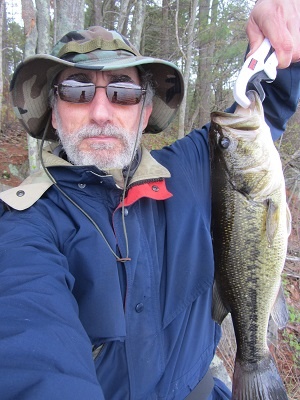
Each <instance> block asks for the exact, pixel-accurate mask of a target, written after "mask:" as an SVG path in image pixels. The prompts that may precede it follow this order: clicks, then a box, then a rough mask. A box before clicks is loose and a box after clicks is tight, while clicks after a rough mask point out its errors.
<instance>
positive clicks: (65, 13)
mask: <svg viewBox="0 0 300 400" xmlns="http://www.w3.org/2000/svg"><path fill="white" fill-rule="evenodd" d="M56 19H57V22H56V41H57V40H60V38H61V37H62V36H64V35H65V34H66V33H68V32H70V31H72V30H77V29H83V28H84V0H56Z"/></svg>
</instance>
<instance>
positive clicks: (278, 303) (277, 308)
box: [271, 285, 289, 329]
mask: <svg viewBox="0 0 300 400" xmlns="http://www.w3.org/2000/svg"><path fill="white" fill-rule="evenodd" d="M271 317H272V318H273V321H274V322H275V324H276V325H277V327H278V329H283V328H284V327H285V326H286V324H287V322H288V320H289V311H288V308H287V304H286V301H285V297H284V292H283V287H282V285H280V287H279V290H278V294H277V297H276V300H275V302H274V305H273V308H272V310H271Z"/></svg>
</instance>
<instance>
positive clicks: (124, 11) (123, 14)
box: [117, 0, 144, 35]
mask: <svg viewBox="0 0 300 400" xmlns="http://www.w3.org/2000/svg"><path fill="white" fill-rule="evenodd" d="M129 1H130V0H123V1H121V5H120V15H119V21H118V28H117V30H118V32H120V33H122V35H126V32H124V26H126V25H127V24H126V19H127V18H128V9H129ZM139 2H140V3H144V1H142V0H140V1H139Z"/></svg>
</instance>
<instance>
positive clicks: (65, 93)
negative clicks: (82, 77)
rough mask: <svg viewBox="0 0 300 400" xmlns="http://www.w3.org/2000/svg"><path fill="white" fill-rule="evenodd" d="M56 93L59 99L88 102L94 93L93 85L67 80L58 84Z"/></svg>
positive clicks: (71, 101)
mask: <svg viewBox="0 0 300 400" xmlns="http://www.w3.org/2000/svg"><path fill="white" fill-rule="evenodd" d="M58 94H59V97H60V98H61V100H64V101H68V102H69V103H88V102H90V101H92V99H93V97H94V95H95V85H94V84H93V83H82V82H77V81H72V80H67V81H63V82H62V83H60V84H59V85H58Z"/></svg>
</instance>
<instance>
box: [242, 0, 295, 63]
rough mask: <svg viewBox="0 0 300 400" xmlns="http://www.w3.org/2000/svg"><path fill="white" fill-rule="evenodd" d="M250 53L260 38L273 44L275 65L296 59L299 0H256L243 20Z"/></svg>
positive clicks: (259, 42) (255, 47) (255, 48)
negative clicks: (244, 20)
mask: <svg viewBox="0 0 300 400" xmlns="http://www.w3.org/2000/svg"><path fill="white" fill-rule="evenodd" d="M246 30H247V35H248V38H249V43H250V52H249V54H248V56H249V55H251V54H252V53H254V51H256V50H257V49H258V47H259V46H260V45H261V43H262V41H263V40H264V38H265V37H266V38H268V39H269V40H270V42H271V45H272V46H273V47H274V49H275V52H276V55H277V58H278V67H279V68H286V67H288V66H289V65H290V63H292V62H297V61H300V0H258V1H257V2H256V4H255V6H254V8H253V10H252V11H251V14H250V17H249V20H248V23H247V29H246Z"/></svg>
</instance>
